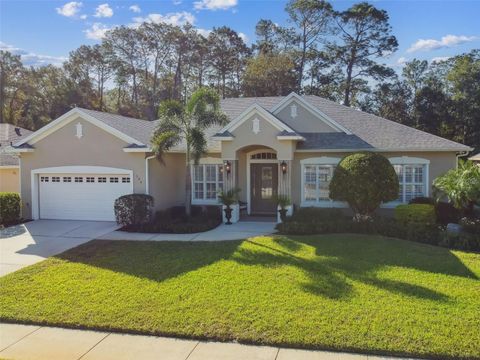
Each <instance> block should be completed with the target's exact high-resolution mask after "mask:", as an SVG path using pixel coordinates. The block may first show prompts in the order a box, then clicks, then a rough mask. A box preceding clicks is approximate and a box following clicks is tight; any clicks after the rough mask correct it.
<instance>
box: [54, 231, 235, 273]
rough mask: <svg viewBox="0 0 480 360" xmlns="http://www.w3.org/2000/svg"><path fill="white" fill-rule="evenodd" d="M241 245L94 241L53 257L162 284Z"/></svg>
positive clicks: (202, 265)
mask: <svg viewBox="0 0 480 360" xmlns="http://www.w3.org/2000/svg"><path fill="white" fill-rule="evenodd" d="M240 243H241V241H228V242H227V241H225V242H216V243H210V242H202V243H200V242H161V243H159V242H153V241H115V240H93V241H90V242H88V243H85V244H83V245H80V246H78V247H76V248H73V249H70V250H68V251H66V252H64V253H62V254H59V255H56V256H55V257H56V258H59V259H62V260H67V261H70V262H80V263H83V264H87V265H91V266H95V267H99V268H103V269H108V270H111V271H115V272H122V273H125V274H128V275H132V276H136V277H143V278H148V279H150V280H154V281H165V280H167V279H170V278H174V277H176V276H179V275H181V274H185V273H188V272H190V271H195V270H197V269H200V268H202V267H204V266H207V265H210V264H213V263H215V262H217V261H220V260H222V259H228V258H230V257H231V256H232V254H233V253H234V252H235V251H236V250H237V248H238V246H239V245H240Z"/></svg>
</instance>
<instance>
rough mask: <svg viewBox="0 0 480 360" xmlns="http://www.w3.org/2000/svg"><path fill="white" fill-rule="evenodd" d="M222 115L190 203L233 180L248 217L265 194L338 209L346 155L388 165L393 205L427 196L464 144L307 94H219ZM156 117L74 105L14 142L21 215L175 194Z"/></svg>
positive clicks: (106, 207)
mask: <svg viewBox="0 0 480 360" xmlns="http://www.w3.org/2000/svg"><path fill="white" fill-rule="evenodd" d="M221 108H222V109H223V111H224V112H225V113H226V114H227V115H228V117H229V119H230V122H229V123H228V124H227V125H226V126H224V127H212V128H209V129H207V131H206V133H207V136H208V153H207V154H206V155H205V156H204V157H203V158H202V159H201V160H200V162H199V164H198V165H194V164H191V165H190V166H192V179H191V181H192V189H193V191H192V203H193V204H199V205H201V204H205V205H207V204H217V203H218V202H217V194H218V191H219V189H222V188H233V187H238V188H240V189H241V193H240V196H241V200H242V201H243V202H245V203H246V211H247V212H248V213H249V214H274V213H275V212H276V204H275V203H274V202H273V201H272V198H273V197H274V196H275V195H276V194H284V195H287V196H289V197H290V198H291V199H292V202H293V203H294V205H295V206H318V207H346V204H344V203H338V202H334V201H331V200H330V199H329V191H328V187H329V182H330V179H331V177H332V174H333V171H334V169H335V166H336V165H337V164H338V163H339V161H340V160H341V159H342V158H343V157H344V156H345V155H347V154H350V153H354V152H359V151H374V152H379V153H381V154H383V155H385V156H386V157H387V158H388V159H389V160H390V162H391V163H392V164H393V166H394V167H395V169H396V171H397V174H398V178H399V182H400V192H399V194H398V200H397V201H394V202H393V203H389V204H384V206H385V207H393V206H396V205H397V204H399V203H405V202H408V201H409V200H410V199H412V198H414V197H417V196H429V195H430V194H431V184H432V180H433V179H435V178H436V177H437V176H439V175H441V174H443V173H445V172H446V171H447V170H449V169H451V168H454V167H455V166H456V164H457V158H458V157H459V156H464V155H466V154H468V152H469V151H471V150H473V149H471V148H470V147H468V146H465V145H462V144H459V143H456V142H453V141H450V140H446V139H443V138H441V137H438V136H435V135H431V134H428V133H426V132H423V131H419V130H416V129H413V128H410V127H408V126H405V125H402V124H399V123H396V122H393V121H389V120H387V119H383V118H381V117H378V116H375V115H371V114H368V113H365V112H362V111H358V110H355V109H353V108H349V107H346V106H343V105H339V104H337V103H335V102H332V101H329V100H326V99H323V98H320V97H317V96H300V95H297V94H295V93H291V94H290V95H288V96H285V97H262V98H253V97H251V98H235V99H233V98H232V99H224V100H222V101H221ZM157 124H158V121H146V120H140V119H134V118H128V117H124V116H120V115H114V114H109V113H104V112H98V111H92V110H86V109H81V108H74V109H72V110H70V111H69V112H67V113H66V114H64V115H63V116H61V117H60V118H58V119H56V120H54V121H52V122H51V123H49V124H48V125H46V126H44V127H43V128H41V129H40V130H38V131H36V132H35V133H33V134H30V135H29V136H27V137H26V138H23V139H22V140H20V141H18V142H17V143H16V144H14V151H15V152H17V153H18V154H19V155H20V169H21V174H22V181H21V195H22V199H23V202H24V205H23V216H24V217H26V218H30V217H31V218H33V219H39V218H46V219H88V220H113V219H114V213H113V202H114V199H116V198H117V197H119V196H120V195H123V194H128V193H142V194H143V193H146V194H151V195H152V196H153V197H154V199H155V207H156V208H157V209H162V208H167V207H170V206H175V205H182V204H183V203H184V201H185V146H184V145H179V146H177V147H175V148H172V149H171V150H170V151H169V152H168V153H167V154H166V156H165V159H164V161H165V163H164V164H162V163H160V162H159V161H158V160H157V159H156V158H155V156H154V155H153V153H152V151H151V144H150V138H151V136H152V134H153V132H154V129H155V128H156V126H157Z"/></svg>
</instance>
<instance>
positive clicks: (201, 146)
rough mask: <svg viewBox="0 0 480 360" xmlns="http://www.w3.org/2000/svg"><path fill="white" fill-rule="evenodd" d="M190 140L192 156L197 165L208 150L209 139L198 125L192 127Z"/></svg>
mask: <svg viewBox="0 0 480 360" xmlns="http://www.w3.org/2000/svg"><path fill="white" fill-rule="evenodd" d="M188 140H189V143H190V148H191V153H192V158H193V161H194V163H195V165H196V164H198V161H199V160H200V158H201V157H202V156H203V155H205V153H206V152H207V140H206V139H205V135H204V133H203V131H202V130H201V129H200V128H198V127H195V128H193V129H191V131H190V135H189V139H188Z"/></svg>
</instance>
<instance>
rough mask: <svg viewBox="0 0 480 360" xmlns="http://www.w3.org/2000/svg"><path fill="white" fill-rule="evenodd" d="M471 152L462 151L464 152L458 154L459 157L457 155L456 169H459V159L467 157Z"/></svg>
mask: <svg viewBox="0 0 480 360" xmlns="http://www.w3.org/2000/svg"><path fill="white" fill-rule="evenodd" d="M469 152H470V151H462V152H459V153H457V155H456V158H457V164H456V168H457V169H458V158H459V157H463V156H467V155H468V153H469Z"/></svg>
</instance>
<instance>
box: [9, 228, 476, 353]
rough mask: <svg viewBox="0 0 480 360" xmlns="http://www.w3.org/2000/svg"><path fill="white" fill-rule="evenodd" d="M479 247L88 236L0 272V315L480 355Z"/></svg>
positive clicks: (360, 240)
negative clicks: (475, 250)
mask: <svg viewBox="0 0 480 360" xmlns="http://www.w3.org/2000/svg"><path fill="white" fill-rule="evenodd" d="M479 278H480V254H474V253H465V252H460V251H449V250H447V249H443V248H439V247H432V246H428V245H423V244H418V243H411V242H407V241H402V240H395V239H390V238H383V237H379V236H360V235H328V236H309V237H259V238H254V239H250V240H245V241H234V242H216V243H213V242H212V243H208V242H207V243H186V242H163V243H161V242H137V241H135V242H120V241H92V242H89V243H87V244H84V245H82V246H80V247H78V248H75V249H72V250H70V251H67V252H65V253H64V254H62V255H59V256H57V257H54V258H50V259H48V260H46V261H44V262H42V263H39V264H36V265H33V266H30V267H28V268H25V269H23V270H21V271H18V272H16V273H13V274H10V275H7V276H5V277H3V278H0V318H1V319H3V320H4V321H5V320H7V321H21V322H33V323H40V324H52V325H60V326H62V325H63V326H71V327H77V326H78V327H85V328H96V329H104V330H109V329H112V330H122V331H131V332H140V333H146V334H164V335H165V334H166V335H174V336H182V337H197V338H211V339H221V340H238V341H243V342H250V343H262V344H275V345H285V346H293V347H306V348H320V349H336V350H344V351H358V352H367V353H383V354H402V355H412V356H423V357H434V358H439V357H440V358H465V359H467V358H468V359H473V358H477V359H478V358H480V280H479Z"/></svg>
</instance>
